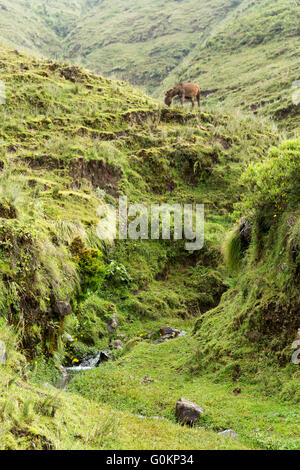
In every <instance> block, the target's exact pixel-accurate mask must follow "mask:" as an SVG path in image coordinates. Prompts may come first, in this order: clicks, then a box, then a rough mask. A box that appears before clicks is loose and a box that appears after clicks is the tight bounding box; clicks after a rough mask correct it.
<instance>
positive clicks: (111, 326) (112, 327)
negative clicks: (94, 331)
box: [107, 313, 119, 335]
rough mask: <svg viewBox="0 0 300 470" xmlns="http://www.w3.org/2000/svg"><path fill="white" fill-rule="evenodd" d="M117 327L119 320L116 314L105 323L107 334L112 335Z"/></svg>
mask: <svg viewBox="0 0 300 470" xmlns="http://www.w3.org/2000/svg"><path fill="white" fill-rule="evenodd" d="M118 326H119V320H118V317H117V314H116V313H114V314H113V316H112V317H111V318H110V319H109V320H108V322H107V329H108V333H109V334H110V335H111V334H113V333H114V332H115V331H116V329H117V328H118Z"/></svg>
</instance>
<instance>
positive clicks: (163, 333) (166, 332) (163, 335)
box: [158, 326, 186, 343]
mask: <svg viewBox="0 0 300 470" xmlns="http://www.w3.org/2000/svg"><path fill="white" fill-rule="evenodd" d="M185 334H186V332H185V331H179V330H176V329H174V328H171V327H170V326H164V327H163V328H161V329H160V330H159V335H160V338H159V340H158V342H159V343H163V342H164V341H168V340H169V339H173V338H178V337H179V336H183V335H185Z"/></svg>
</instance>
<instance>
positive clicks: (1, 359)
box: [0, 341, 7, 365]
mask: <svg viewBox="0 0 300 470" xmlns="http://www.w3.org/2000/svg"><path fill="white" fill-rule="evenodd" d="M6 361H7V354H6V345H5V343H4V341H0V365H4V364H6Z"/></svg>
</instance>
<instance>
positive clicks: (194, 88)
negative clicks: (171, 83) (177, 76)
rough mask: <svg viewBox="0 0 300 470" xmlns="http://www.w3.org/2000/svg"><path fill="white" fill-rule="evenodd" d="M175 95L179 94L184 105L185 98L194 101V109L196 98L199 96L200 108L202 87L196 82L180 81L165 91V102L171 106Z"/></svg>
mask: <svg viewBox="0 0 300 470" xmlns="http://www.w3.org/2000/svg"><path fill="white" fill-rule="evenodd" d="M174 96H179V97H180V100H181V104H182V106H183V105H184V101H185V99H186V98H187V99H189V100H191V101H192V109H193V108H194V106H195V98H197V101H198V106H199V108H200V88H199V87H198V85H195V83H185V82H183V83H180V85H177V86H175V87H174V88H172V89H171V90H169V91H165V104H166V105H167V106H171V104H172V101H173V98H174Z"/></svg>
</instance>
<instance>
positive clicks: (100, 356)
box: [55, 351, 111, 390]
mask: <svg viewBox="0 0 300 470" xmlns="http://www.w3.org/2000/svg"><path fill="white" fill-rule="evenodd" d="M110 357H111V355H110V353H109V352H108V351H100V352H99V353H97V354H95V355H93V356H88V357H87V358H86V359H84V360H83V361H82V362H81V363H80V364H79V365H78V366H72V367H62V368H61V377H59V379H58V380H57V381H56V384H55V386H56V387H57V388H59V389H60V390H65V389H66V387H67V385H68V383H69V382H70V381H71V380H72V377H73V375H74V374H76V373H78V372H85V371H88V370H92V369H95V368H96V367H99V365H100V364H101V363H102V362H107V361H108V360H109V359H110Z"/></svg>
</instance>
